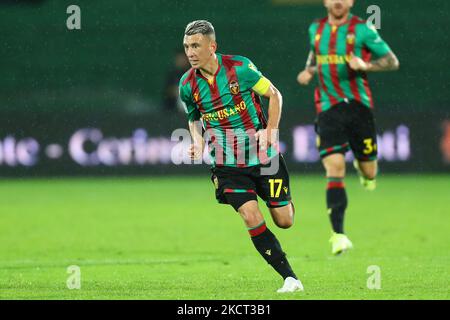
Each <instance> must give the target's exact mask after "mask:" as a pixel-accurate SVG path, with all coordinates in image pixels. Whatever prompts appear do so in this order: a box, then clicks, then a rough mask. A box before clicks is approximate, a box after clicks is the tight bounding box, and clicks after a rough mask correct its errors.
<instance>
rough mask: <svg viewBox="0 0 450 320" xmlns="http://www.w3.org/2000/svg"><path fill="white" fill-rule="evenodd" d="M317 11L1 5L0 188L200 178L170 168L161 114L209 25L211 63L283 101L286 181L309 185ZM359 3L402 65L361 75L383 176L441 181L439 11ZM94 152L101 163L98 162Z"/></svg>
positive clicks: (445, 105)
mask: <svg viewBox="0 0 450 320" xmlns="http://www.w3.org/2000/svg"><path fill="white" fill-rule="evenodd" d="M321 3H322V1H320V0H318V1H313V0H312V1H311V0H310V1H305V0H304V1H302V0H278V1H277V0H272V1H270V0H264V1H257V0H254V1H247V0H242V1H239V2H236V1H209V2H208V4H207V5H205V1H199V0H192V1H139V2H130V1H119V0H95V1H85V0H80V1H75V2H74V1H52V0H42V1H31V0H29V1H20V0H17V1H13V0H10V1H0V30H1V34H2V36H1V38H2V39H1V44H0V56H1V60H0V70H1V77H0V104H1V105H0V175H1V176H11V177H14V176H21V177H25V176H47V175H52V176H54V175H64V176H66V175H97V174H98V175H115V174H121V175H122V174H125V175H127V174H133V175H136V174H185V173H200V172H205V170H206V167H205V166H201V165H196V166H189V165H178V166H177V165H172V164H171V163H170V151H171V146H172V145H173V144H174V143H175V142H171V141H170V136H171V133H172V132H173V130H174V129H177V128H186V127H187V125H186V117H185V115H184V114H183V113H182V112H181V111H180V110H179V109H167V108H166V107H165V106H164V103H163V102H164V97H163V94H164V86H165V84H166V82H167V79H168V77H169V73H170V72H171V70H172V68H173V61H174V56H175V54H176V52H177V51H179V50H180V49H181V48H182V37H183V31H184V27H185V26H186V24H187V23H188V22H189V21H192V20H195V19H207V20H209V21H211V22H212V23H213V24H214V26H215V28H216V32H217V37H218V43H219V50H218V51H219V52H222V53H226V54H240V55H244V56H247V57H249V58H250V59H252V60H253V62H254V63H255V65H256V66H258V67H259V69H260V70H261V71H262V72H263V73H264V74H265V75H266V76H267V77H268V78H270V79H271V80H272V81H273V82H274V83H275V84H276V86H277V87H278V88H279V89H280V91H281V92H282V94H283V96H284V110H283V118H282V123H281V140H282V141H283V143H284V146H285V155H286V160H287V162H288V166H289V168H290V170H291V171H292V172H298V173H309V172H321V165H320V163H319V162H318V161H317V159H318V156H317V151H316V150H315V146H314V144H315V137H314V129H313V122H314V106H313V86H309V87H308V88H301V87H299V86H298V85H297V83H296V80H295V78H296V75H297V73H298V71H299V70H300V69H301V68H302V67H303V66H304V63H305V59H306V56H307V52H308V35H307V28H308V26H309V24H310V23H311V21H312V20H313V18H314V17H322V16H323V15H324V12H325V11H324V8H323V7H322V4H321ZM71 4H76V5H78V6H79V7H80V8H81V30H68V28H67V27H66V20H67V18H68V17H69V14H67V13H66V9H67V7H68V6H69V5H71ZM371 4H376V5H378V6H379V7H380V8H381V30H380V33H381V35H382V37H383V38H384V39H385V40H386V41H387V42H388V43H389V44H390V45H391V47H392V48H393V50H394V51H395V52H396V54H397V55H398V57H399V60H400V63H401V69H400V71H398V72H393V73H382V74H370V76H369V78H370V83H371V86H372V90H373V94H374V97H375V105H376V118H377V121H378V129H379V137H380V141H379V144H380V158H381V161H382V165H381V168H382V170H383V172H449V169H450V112H449V110H450V109H449V107H450V93H449V83H450V79H449V74H450V73H449V67H450V64H449V60H448V54H447V51H448V35H447V33H446V31H445V30H446V29H445V25H446V24H447V23H448V12H449V9H450V6H449V2H448V1H446V0H436V1H433V2H432V4H431V3H427V2H424V1H419V0H411V1H387V0H377V1H375V2H374V1H365V0H358V1H356V5H355V8H354V10H353V12H354V13H355V14H357V15H359V16H361V17H365V18H367V17H369V16H370V14H368V13H366V8H367V7H368V6H369V5H371ZM133 136H134V137H135V138H136V136H138V137H139V138H138V139H141V140H139V141H140V143H141V144H140V146H139V148H141V153H144V154H145V156H142V157H141V158H139V160H137V159H136V157H135V156H134V153H133V152H131V154H130V153H129V152H128V151H127V149H125V150H124V151H123V150H122V151H118V149H119V148H121V147H120V141H124V140H128V141H131V140H130V139H132V137H133ZM77 139H78V140H77ZM83 139H84V140H83ZM100 141H106V144H107V146H106V147H105V148H106V150H107V151H105V152H106V155H105V154H104V155H103V156H100V157H97V158H100V159H97V158H96V155H97V152H98V146H99V142H100ZM108 143H109V144H108ZM77 152H78V153H77ZM105 152H103V153H105Z"/></svg>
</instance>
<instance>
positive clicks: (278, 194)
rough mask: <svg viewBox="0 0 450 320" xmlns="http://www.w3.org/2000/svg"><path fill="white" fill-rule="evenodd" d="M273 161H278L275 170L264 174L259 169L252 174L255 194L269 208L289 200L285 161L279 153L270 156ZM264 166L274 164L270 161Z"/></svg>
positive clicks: (287, 174)
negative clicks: (272, 156)
mask: <svg viewBox="0 0 450 320" xmlns="http://www.w3.org/2000/svg"><path fill="white" fill-rule="evenodd" d="M273 161H278V165H277V167H278V170H277V171H276V172H273V173H272V174H269V175H265V174H261V172H262V171H260V172H257V173H255V175H254V179H255V184H256V191H257V194H258V195H259V196H260V197H261V199H263V200H264V201H265V202H266V205H267V207H269V208H277V207H283V206H286V205H288V204H289V203H290V201H291V186H290V181H289V172H288V169H287V166H286V162H285V161H284V158H283V156H282V155H281V154H280V155H278V156H276V157H274V158H272V160H271V162H273ZM266 166H272V167H273V166H274V165H273V164H272V163H270V164H268V165H266ZM263 167H264V166H263Z"/></svg>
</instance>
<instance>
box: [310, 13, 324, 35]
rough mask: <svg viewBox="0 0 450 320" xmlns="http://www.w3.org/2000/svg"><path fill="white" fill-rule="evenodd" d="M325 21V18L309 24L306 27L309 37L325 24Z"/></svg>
mask: <svg viewBox="0 0 450 320" xmlns="http://www.w3.org/2000/svg"><path fill="white" fill-rule="evenodd" d="M327 19H328V18H327V17H325V18H317V19H315V20H314V21H313V22H311V24H310V25H309V27H308V32H309V33H310V35H313V34H315V33H316V32H317V30H318V29H319V27H320V25H321V24H323V23H325V22H327Z"/></svg>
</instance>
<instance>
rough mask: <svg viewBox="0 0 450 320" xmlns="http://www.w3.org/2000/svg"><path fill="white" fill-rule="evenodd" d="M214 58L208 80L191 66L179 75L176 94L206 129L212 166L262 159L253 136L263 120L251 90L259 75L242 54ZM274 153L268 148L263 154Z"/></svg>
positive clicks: (191, 117) (251, 163)
mask: <svg viewBox="0 0 450 320" xmlns="http://www.w3.org/2000/svg"><path fill="white" fill-rule="evenodd" d="M217 61H218V64H219V67H218V69H217V71H216V74H215V75H214V79H213V81H211V83H210V82H208V80H207V79H206V78H205V77H204V76H203V75H202V74H201V73H200V71H199V70H196V69H193V68H191V69H190V70H188V71H187V72H186V73H185V74H184V75H183V76H182V77H181V79H180V84H179V89H180V98H181V100H182V101H183V103H184V105H185V111H186V113H187V115H188V119H189V121H197V120H202V123H203V128H204V129H205V130H206V131H207V132H208V133H209V139H208V140H209V153H210V156H211V163H212V166H230V167H249V166H254V165H258V164H260V163H261V161H262V162H265V160H264V159H262V158H263V157H261V156H259V157H258V151H257V150H255V147H256V144H255V143H254V142H255V141H254V139H253V136H254V133H256V131H258V130H260V129H263V128H265V127H266V124H267V122H266V117H265V115H264V112H263V110H262V105H261V100H260V97H259V96H258V95H257V94H256V93H255V92H254V91H253V90H252V88H253V87H254V86H255V84H256V83H258V81H259V80H260V79H261V78H262V77H263V76H262V74H261V72H260V71H258V69H257V68H256V67H255V66H254V65H253V63H252V62H251V61H250V60H249V59H247V58H245V57H242V56H237V55H222V54H217ZM230 133H231V134H230ZM249 136H251V137H252V139H250V138H249ZM256 149H257V148H256ZM275 155H276V151H274V150H272V149H269V150H268V152H267V153H266V154H265V155H264V158H266V157H268V158H271V157H273V156H275Z"/></svg>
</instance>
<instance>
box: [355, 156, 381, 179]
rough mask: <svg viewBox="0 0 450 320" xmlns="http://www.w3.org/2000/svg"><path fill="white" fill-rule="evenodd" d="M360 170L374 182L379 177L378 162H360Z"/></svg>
mask: <svg viewBox="0 0 450 320" xmlns="http://www.w3.org/2000/svg"><path fill="white" fill-rule="evenodd" d="M358 166H359V170H360V171H361V173H362V174H363V175H364V177H366V178H367V179H370V180H373V179H375V178H376V176H377V172H378V162H377V161H376V160H375V161H358Z"/></svg>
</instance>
